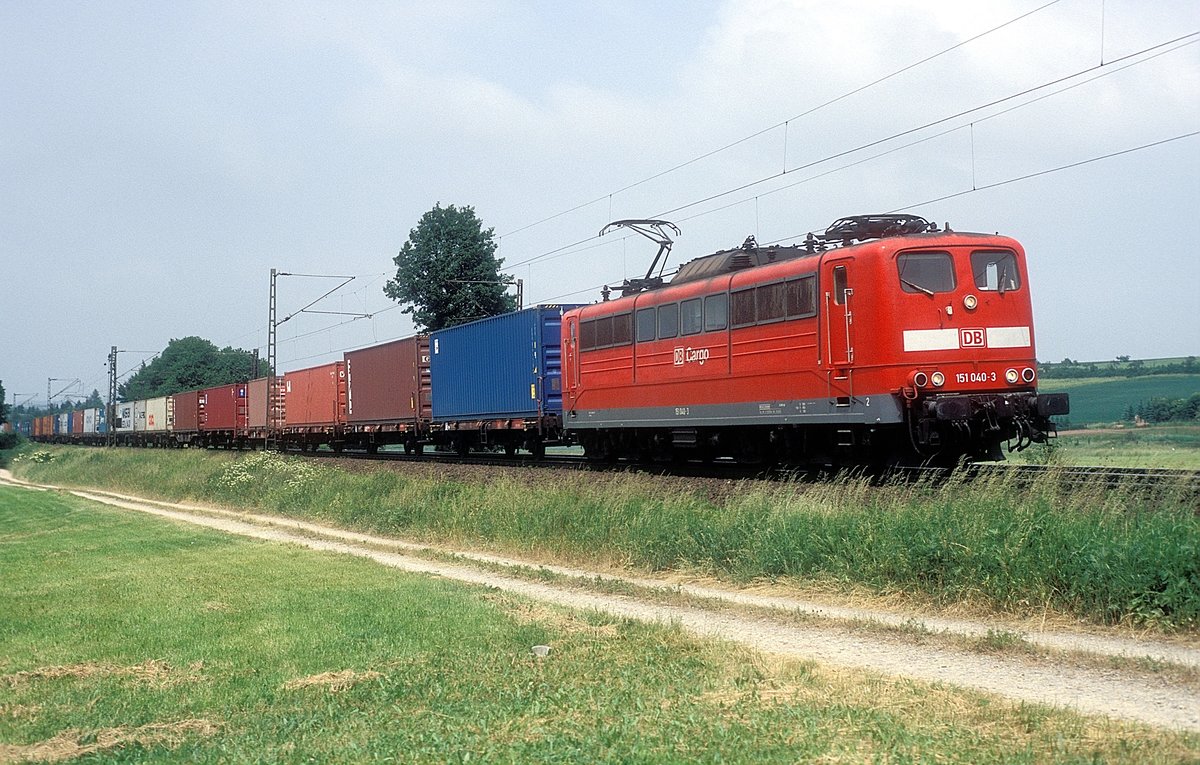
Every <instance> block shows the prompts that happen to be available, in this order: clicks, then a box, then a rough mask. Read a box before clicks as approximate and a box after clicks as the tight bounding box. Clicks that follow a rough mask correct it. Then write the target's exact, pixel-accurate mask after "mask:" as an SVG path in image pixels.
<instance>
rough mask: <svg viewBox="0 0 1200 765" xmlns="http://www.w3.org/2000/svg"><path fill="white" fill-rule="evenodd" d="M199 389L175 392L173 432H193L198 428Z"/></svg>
mask: <svg viewBox="0 0 1200 765" xmlns="http://www.w3.org/2000/svg"><path fill="white" fill-rule="evenodd" d="M199 399H200V391H198V390H189V391H187V392H186V393H176V394H175V426H174V428H175V432H176V433H194V432H196V431H198V430H200V401H199Z"/></svg>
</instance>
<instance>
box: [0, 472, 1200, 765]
mask: <svg viewBox="0 0 1200 765" xmlns="http://www.w3.org/2000/svg"><path fill="white" fill-rule="evenodd" d="M0 581H2V582H3V583H4V586H3V588H0V613H2V614H3V619H2V620H0V762H6V763H8V762H22V761H30V760H36V761H55V762H58V761H65V760H76V759H81V760H84V761H88V762H92V761H100V760H103V761H105V762H128V763H138V762H146V763H149V762H163V761H165V760H171V761H178V762H198V763H199V762H283V763H291V762H297V763H298V762H314V761H316V762H395V761H399V762H436V763H442V762H468V761H472V762H474V761H483V762H514V763H518V762H569V763H575V762H714V763H715V762H745V763H767V762H789V763H790V762H797V761H820V762H826V763H840V762H847V763H858V762H862V761H864V760H873V761H876V762H963V763H984V762H998V763H999V762H1003V763H1023V762H1097V761H1103V762H1186V761H1189V760H1192V759H1194V758H1196V757H1197V756H1200V737H1197V736H1194V735H1183V734H1177V733H1171V732H1166V731H1156V730H1150V729H1145V728H1140V727H1137V726H1131V725H1123V724H1119V723H1111V722H1105V721H1099V720H1085V719H1083V718H1080V717H1078V716H1076V715H1073V714H1070V713H1066V712H1059V711H1052V710H1048V709H1045V708H1039V707H1036V706H1031V705H1019V704H1008V703H997V702H996V701H994V700H990V699H986V698H983V697H981V696H978V695H976V694H972V693H967V692H960V691H955V690H953V689H948V688H945V687H940V686H939V687H931V686H926V685H922V684H919V683H914V682H909V681H899V680H888V679H881V678H878V677H872V676H867V675H865V674H862V673H855V672H845V671H831V670H826V669H823V668H821V667H819V666H816V665H812V664H805V663H786V662H774V661H772V662H767V661H764V660H763V659H761V658H759V657H757V656H756V655H754V654H752V653H750V652H748V651H745V650H742V649H739V648H736V647H731V646H727V645H723V644H715V643H705V642H700V641H697V640H693V639H690V638H688V637H687V636H686V635H684V634H683V633H682V632H680V631H679V630H678V629H675V628H672V627H668V626H653V625H642V624H637V623H631V622H625V621H618V620H612V619H608V618H603V617H600V616H596V615H588V614H572V613H568V612H565V611H560V610H557V609H551V608H548V607H542V606H537V605H533V604H530V603H527V602H524V601H521V600H517V599H514V598H510V597H507V596H503V595H500V594H497V593H495V592H492V591H489V590H486V589H484V588H477V587H470V586H464V585H459V584H455V583H451V582H447V581H443V580H438V579H434V578H427V577H420V576H413V575H406V574H403V573H399V572H396V571H394V570H390V569H386V568H384V567H381V566H378V565H375V564H374V563H371V562H369V561H365V560H361V559H357V558H352V557H349V556H337V555H330V554H322V553H316V552H312V551H309V550H305V549H301V548H294V547H285V546H279V545H270V544H264V543H258V542H253V541H247V540H243V539H236V538H231V537H227V536H223V535H220V534H217V533H215V532H209V531H206V530H198V529H194V528H190V527H185V526H182V525H177V524H173V523H170V522H166V521H162V520H160V519H154V518H148V517H145V516H140V515H137V514H135V513H126V512H121V511H116V510H112V509H109V508H105V507H102V506H99V505H96V504H93V503H89V502H87V501H84V500H80V499H76V498H73V497H69V496H62V495H58V494H54V493H45V492H41V493H39V492H31V491H25V490H19V489H11V488H4V487H0ZM538 644H545V645H550V646H551V647H552V651H551V653H550V654H549V655H548V656H547V657H545V658H537V657H535V656H533V655H532V654H531V651H530V647H531V646H533V645H538Z"/></svg>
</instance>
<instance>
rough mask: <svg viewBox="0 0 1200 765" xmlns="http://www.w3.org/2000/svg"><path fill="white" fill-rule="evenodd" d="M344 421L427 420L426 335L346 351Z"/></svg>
mask: <svg viewBox="0 0 1200 765" xmlns="http://www.w3.org/2000/svg"><path fill="white" fill-rule="evenodd" d="M346 382H347V388H348V394H347V399H346V401H347V404H346V421H347V422H349V423H351V424H360V423H367V422H370V423H395V422H409V421H413V420H429V419H430V418H431V417H432V416H433V412H432V410H431V408H430V380H429V338H428V337H423V336H417V337H409V338H405V339H404V340H396V341H394V342H390V343H384V344H383V345H375V346H372V347H370V348H363V349H361V350H357V351H350V352H348V353H347V354H346Z"/></svg>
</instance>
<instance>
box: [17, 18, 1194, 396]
mask: <svg viewBox="0 0 1200 765" xmlns="http://www.w3.org/2000/svg"><path fill="white" fill-rule="evenodd" d="M1172 41H1175V42H1172ZM1164 44H1166V45H1164ZM1156 46H1158V47H1156ZM885 78H886V79H885ZM873 83H874V84H873ZM1051 83H1057V84H1051ZM1020 94H1023V95H1020ZM1197 131H1200V3H1196V2H1195V1H1194V0H1155V1H1154V2H1148V1H1147V0H1057V2H1052V1H1051V0H990V1H989V2H983V1H982V0H972V1H969V2H963V1H962V0H891V1H889V2H877V1H875V0H837V1H836V2H835V1H833V0H828V1H826V2H817V1H813V0H722V1H718V0H694V1H693V2H689V3H678V2H653V1H649V2H633V0H614V1H613V2H601V3H587V4H585V3H561V2H519V1H517V0H443V1H442V2H439V3H428V2H408V1H407V0H395V1H392V2H382V1H381V2H351V1H347V0H337V1H336V2H318V1H316V0H307V1H306V0H291V1H289V2H269V1H263V2H255V3H244V2H221V1H220V0H212V1H209V2H187V1H186V0H184V1H181V2H172V3H159V2H150V1H149V0H147V1H145V2H121V1H120V0H111V1H109V2H103V3H79V2H55V1H54V0H0V267H2V269H3V273H4V275H5V280H4V282H5V286H6V289H5V290H4V297H3V298H0V301H2V302H0V305H2V306H3V311H2V313H0V316H3V320H2V329H0V381H2V382H3V384H4V387H5V389H6V390H7V391H8V393H9V396H8V402H9V403H13V402H14V401H17V402H19V403H25V402H29V403H34V404H40V403H42V402H43V401H44V400H45V398H46V385H47V380H48V379H49V378H55V379H56V380H61V381H62V382H57V381H56V382H55V383H53V388H54V391H53V392H55V393H57V391H58V390H59V389H62V388H64V387H65V388H67V389H68V391H69V392H70V391H79V392H81V393H82V394H86V393H88V392H90V391H91V390H92V389H93V388H96V389H99V390H100V391H101V393H102V394H104V393H106V391H107V365H106V360H107V356H108V352H109V349H110V347H111V346H113V345H116V346H118V347H119V348H120V349H121V351H122V353H121V354H120V355H119V369H120V371H121V373H122V374H125V373H127V372H128V371H130V370H133V369H135V368H136V366H137V365H138V364H139V363H141V362H142V361H144V360H148V359H150V358H152V355H153V354H154V353H157V352H159V351H161V350H162V349H163V348H164V347H165V346H166V345H167V343H168V342H169V341H170V340H171V339H173V338H180V337H186V336H189V335H199V336H201V337H204V338H206V339H208V340H211V341H213V342H214V343H216V344H217V345H218V346H221V347H224V346H234V347H238V348H245V349H251V348H256V347H257V348H260V349H261V352H262V353H263V355H264V356H265V355H266V343H267V324H268V315H269V286H270V271H271V269H272V268H275V269H278V270H280V271H283V272H288V273H293V274H314V275H328V276H335V275H343V276H354V277H355V279H354V280H353V281H351V282H350V283H349V284H348V285H346V286H345V287H344V288H342V289H341V290H339V291H337V292H335V293H334V294H333V295H332V296H331V297H330V298H327V299H326V300H323V301H321V302H319V303H317V304H316V305H314V306H313V309H312V310H324V311H329V312H343V313H344V314H345V315H341V314H336V315H335V314H333V313H326V314H314V313H299V314H295V315H294V316H293V318H292V319H290V320H289V321H287V322H285V323H283V324H281V325H280V326H279V330H278V338H279V345H278V366H279V368H280V369H281V370H288V369H298V368H302V367H306V366H312V365H316V364H320V363H325V362H328V361H330V360H333V359H335V358H340V355H341V353H342V351H344V350H346V349H351V348H356V347H362V346H366V345H371V344H374V343H376V342H383V341H386V340H390V339H394V338H398V337H405V336H409V335H411V334H412V333H413V326H412V323H411V320H410V318H409V316H408V315H406V314H405V313H404V312H403V311H402V310H401V309H400V308H399V307H398V306H396V304H395V303H394V302H392V301H391V300H389V299H388V298H386V297H385V296H384V295H383V291H382V287H383V283H384V282H385V281H386V280H387V279H388V278H389V277H390V276H392V275H393V274H394V272H395V266H394V264H393V262H392V258H394V257H395V255H396V253H397V252H398V251H399V249H400V247H401V246H402V245H403V243H404V241H405V239H406V238H407V237H408V233H409V231H410V229H412V227H413V226H415V225H416V223H417V221H418V220H419V219H420V217H421V215H422V214H423V213H424V212H425V211H427V210H429V209H430V208H432V207H433V206H434V205H435V204H438V203H440V204H443V205H446V204H455V205H460V206H463V205H469V206H471V207H473V208H474V209H475V212H476V214H477V215H478V216H479V217H480V219H481V220H482V221H483V222H484V225H485V226H487V227H490V228H492V229H493V230H494V233H495V235H496V236H497V239H498V241H499V244H500V249H499V252H498V254H499V256H500V257H503V258H504V260H505V267H504V271H505V273H509V274H511V275H513V276H514V277H517V278H520V279H521V280H522V281H523V283H524V296H525V302H526V304H527V305H528V304H532V303H556V302H562V303H586V302H592V301H594V300H597V299H599V290H600V287H601V285H604V284H619V283H620V282H621V280H622V279H623V278H626V277H631V276H641V275H643V274H644V273H645V270H646V268H647V267H648V265H649V261H650V260H651V259H652V257H653V255H654V253H655V251H656V248H655V246H654V245H653V244H651V243H650V242H649V241H647V240H644V239H640V238H637V237H636V236H635V235H622V234H620V233H617V234H609V235H607V236H605V237H602V238H601V237H598V236H597V235H598V232H599V231H600V229H601V228H602V227H603V226H604V225H605V224H606V223H607V222H609V221H610V220H615V219H620V218H666V219H668V220H672V221H674V222H675V223H676V224H678V225H679V227H680V229H681V230H682V235H681V236H679V237H678V238H677V240H676V242H675V246H674V250H673V252H672V254H671V261H670V265H669V268H670V267H671V266H674V265H678V264H680V263H683V262H686V261H687V260H690V259H692V258H695V257H699V256H702V255H705V254H708V253H710V252H713V251H716V250H718V249H724V248H728V247H731V246H736V245H738V244H740V243H741V242H742V241H743V240H744V239H745V238H746V236H747V235H750V234H754V235H755V236H756V238H757V239H758V241H759V242H760V243H769V242H782V243H790V242H792V241H797V240H800V239H803V237H804V236H805V234H807V232H809V231H821V230H823V229H824V228H825V227H826V226H827V225H829V223H831V222H832V221H833V220H835V219H837V218H839V217H842V216H845V215H852V214H861V213H879V212H890V211H904V212H909V213H914V214H918V215H922V216H924V217H926V218H928V219H930V220H934V221H937V222H939V223H947V222H948V223H949V224H950V225H951V226H952V227H953V228H955V229H957V230H964V231H965V230H972V231H987V232H992V231H995V232H999V233H1002V234H1006V235H1009V236H1012V237H1014V238H1016V239H1017V240H1019V241H1020V242H1021V243H1022V244H1023V245H1024V246H1025V248H1026V250H1027V253H1028V259H1029V272H1030V274H1029V279H1030V282H1031V285H1030V286H1031V290H1032V295H1033V303H1034V318H1035V325H1036V333H1037V355H1038V357H1039V359H1041V360H1043V361H1058V360H1061V359H1063V358H1064V357H1070V358H1073V359H1076V360H1105V359H1111V358H1114V357H1115V356H1118V355H1130V356H1132V357H1134V358H1160V357H1169V356H1186V355H1200V257H1198V255H1197V252H1196V250H1197V248H1196V245H1195V243H1194V242H1193V241H1192V235H1193V234H1194V231H1195V229H1196V228H1197V224H1198V223H1200V136H1198V135H1195V133H1197ZM338 283H339V280H336V279H329V278H317V277H295V276H293V277H281V278H280V279H279V281H278V292H277V295H278V310H279V315H280V317H281V318H282V317H283V316H288V315H292V314H293V313H294V312H296V311H298V310H299V309H300V308H302V307H304V306H305V305H306V304H308V303H309V302H310V301H312V300H313V299H315V298H317V297H318V296H320V295H321V294H322V293H324V292H326V291H327V290H329V289H332V288H333V287H336V286H337V285H338ZM367 315H369V318H367ZM74 380H78V381H79V382H78V383H77V384H76V383H73V382H72V381H74ZM14 394H15V395H14Z"/></svg>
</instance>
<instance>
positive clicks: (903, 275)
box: [562, 215, 1069, 465]
mask: <svg viewBox="0 0 1200 765" xmlns="http://www.w3.org/2000/svg"><path fill="white" fill-rule="evenodd" d="M660 254H661V251H660ZM638 281H639V283H638V284H635V285H633V287H632V289H630V290H629V293H631V294H626V295H624V296H623V297H621V298H619V299H615V300H611V301H609V300H606V301H605V302H602V303H597V304H593V305H589V306H585V307H583V308H580V309H576V310H574V311H572V312H570V313H568V314H566V315H565V316H564V318H563V324H562V327H563V348H564V349H565V357H566V361H565V364H564V374H563V381H564V396H563V401H564V415H565V419H566V422H567V427H568V428H570V429H571V430H572V431H573V432H574V433H575V434H576V437H577V438H578V439H579V441H580V442H581V443H582V444H583V446H584V448H585V451H586V453H587V454H588V456H589V457H592V458H594V459H615V458H617V457H620V456H629V457H639V458H661V457H664V456H681V455H683V456H687V455H694V456H697V457H700V458H711V457H734V458H738V459H741V460H745V461H760V460H768V461H775V460H779V461H785V462H790V463H795V464H805V463H815V464H824V465H829V464H887V463H892V464H894V463H906V462H924V463H936V464H951V463H954V462H956V461H957V460H959V459H961V458H963V457H966V458H968V459H972V460H989V459H1002V458H1003V457H1002V453H1001V445H1002V444H1004V443H1005V442H1008V445H1009V448H1010V450H1014V449H1021V448H1024V447H1025V446H1027V445H1029V444H1030V443H1040V442H1044V441H1046V440H1047V439H1048V438H1050V437H1051V436H1053V434H1054V432H1055V426H1054V424H1053V422H1052V421H1051V420H1050V417H1051V415H1057V414H1066V413H1068V408H1069V404H1068V400H1067V396H1066V395H1065V394H1039V393H1038V392H1037V387H1036V382H1037V381H1036V377H1037V373H1036V369H1037V363H1036V357H1035V355H1034V331H1033V313H1032V307H1031V303H1030V297H1029V281H1028V277H1027V272H1026V269H1025V253H1024V251H1023V249H1022V248H1021V245H1020V244H1019V243H1017V242H1016V241H1014V240H1013V239H1010V238H1008V237H1004V236H994V235H988V234H971V233H960V232H954V231H951V230H949V227H947V228H946V229H945V230H939V229H938V228H937V227H936V226H935V225H931V224H930V223H928V222H927V221H925V220H924V219H923V218H919V217H916V216H900V215H890V216H854V217H851V218H844V219H842V220H839V221H837V222H836V223H835V224H834V225H833V226H831V227H830V228H829V229H828V230H827V231H826V232H825V233H824V234H823V235H820V236H813V235H811V234H810V235H809V237H808V239H807V240H806V241H805V242H804V243H803V244H801V245H793V246H770V247H760V246H758V245H757V244H755V242H754V241H753V238H751V239H748V240H747V242H746V244H744V245H743V246H742V247H740V248H738V249H734V250H725V251H722V252H717V253H715V254H713V255H709V256H706V257H702V258H699V259H697V260H693V261H691V262H690V263H687V264H685V265H684V266H682V267H681V268H680V269H679V270H678V272H677V273H676V275H675V276H674V278H673V279H672V280H671V282H670V283H669V284H666V285H662V286H657V288H651V289H644V290H639V288H640V287H643V286H646V283H647V282H649V283H650V286H652V287H654V286H655V285H654V280H638Z"/></svg>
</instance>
